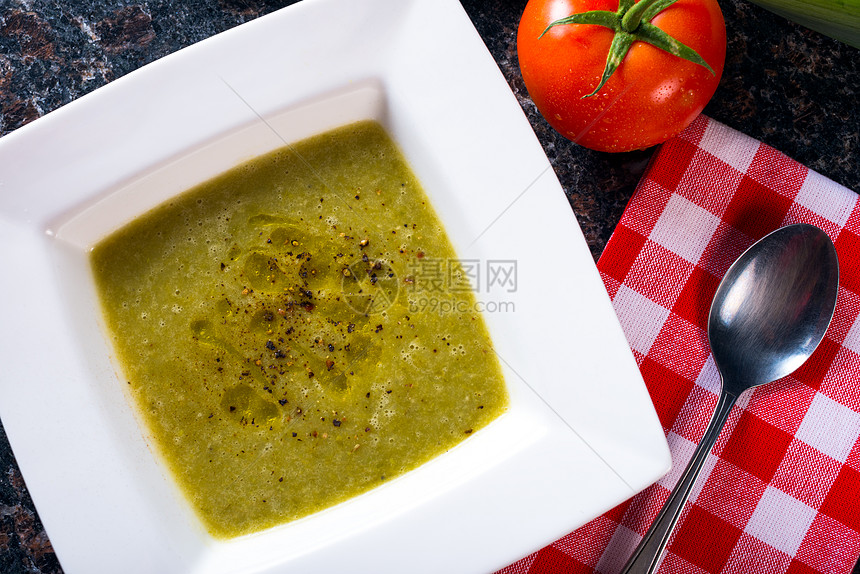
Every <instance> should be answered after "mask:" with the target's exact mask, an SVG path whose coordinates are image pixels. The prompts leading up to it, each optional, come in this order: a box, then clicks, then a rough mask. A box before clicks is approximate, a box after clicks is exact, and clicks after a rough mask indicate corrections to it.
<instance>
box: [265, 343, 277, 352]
mask: <svg viewBox="0 0 860 574" xmlns="http://www.w3.org/2000/svg"><path fill="white" fill-rule="evenodd" d="M266 348H267V349H269V350H270V351H274V350H275V344H274V343H273V342H271V341H266Z"/></svg>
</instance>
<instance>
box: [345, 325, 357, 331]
mask: <svg viewBox="0 0 860 574" xmlns="http://www.w3.org/2000/svg"><path fill="white" fill-rule="evenodd" d="M353 331H355V323H350V324H349V325H347V326H346V332H347V333H352V332H353Z"/></svg>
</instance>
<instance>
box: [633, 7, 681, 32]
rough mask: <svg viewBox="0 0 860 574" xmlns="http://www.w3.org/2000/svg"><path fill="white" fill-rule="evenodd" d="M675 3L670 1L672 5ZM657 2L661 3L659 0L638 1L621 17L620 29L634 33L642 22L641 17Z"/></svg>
mask: <svg viewBox="0 0 860 574" xmlns="http://www.w3.org/2000/svg"><path fill="white" fill-rule="evenodd" d="M675 1H676V0H672V2H673V3H674V2H675ZM658 2H661V0H639V2H637V3H636V4H634V5H633V6H632V7H631V8H630V9H629V10H627V11H625V12H624V14H622V15H621V29H622V30H624V31H625V32H630V33H633V32H635V31H636V28H638V27H639V23H640V22H641V21H642V17H643V16H644V15H645V12H646V11H647V10H648V9H649V8H650V7H651V6H652V5H654V4H656V3H658ZM652 17H653V16H652ZM648 20H650V18H648Z"/></svg>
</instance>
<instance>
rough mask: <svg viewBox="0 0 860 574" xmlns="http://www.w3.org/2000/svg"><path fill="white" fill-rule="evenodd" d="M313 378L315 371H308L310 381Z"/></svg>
mask: <svg viewBox="0 0 860 574" xmlns="http://www.w3.org/2000/svg"><path fill="white" fill-rule="evenodd" d="M313 377H314V372H313V371H308V378H309V379H312V378H313Z"/></svg>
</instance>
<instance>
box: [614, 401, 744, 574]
mask: <svg viewBox="0 0 860 574" xmlns="http://www.w3.org/2000/svg"><path fill="white" fill-rule="evenodd" d="M723 388H725V385H723ZM736 401H737V395H734V394H732V393H729V392H726V391H725V390H723V391H722V392H721V393H720V398H719V400H718V401H717V408H716V410H715V411H714V416H713V417H711V422H709V423H708V428H706V429H705V434H704V435H703V436H702V440H701V441H700V442H699V445H698V446H697V447H696V450H695V452H693V456H692V458H690V462H689V463H687V468H685V469H684V472H683V474H681V478H679V479H678V484H676V485H675V489H674V490H673V491H672V494H671V495H669V499H668V500H666V503H665V504H664V505H663V508H661V509H660V514H658V515H657V518H656V519H655V520H654V523H653V524H652V525H651V528H649V529H648V532H646V533H645V536H644V537H643V538H642V540H641V542H639V545H638V546H637V547H636V550H634V551H633V555H632V556H631V557H630V559H629V560H628V561H627V564H625V565H624V568H623V569H622V570H621V572H620V574H650V573H652V572H654V571H656V570H657V565H658V564H659V563H660V557H661V556H662V555H663V550H664V549H665V548H666V544H667V543H668V542H669V537H670V536H671V535H672V530H673V529H674V528H675V524H676V523H677V522H678V518H679V517H680V516H681V510H683V508H684V503H685V502H687V499H688V498H689V497H690V492H691V491H692V490H693V486H694V485H695V484H696V478H698V476H699V472H700V471H701V470H702V464H703V463H704V462H705V459H707V458H708V453H710V452H711V448H712V447H713V446H714V443H715V442H716V441H717V437H718V436H720V431H721V430H723V426H724V425H725V424H726V419H727V418H728V416H729V412H731V410H732V407H733V406H734V404H735V402H736Z"/></svg>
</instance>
